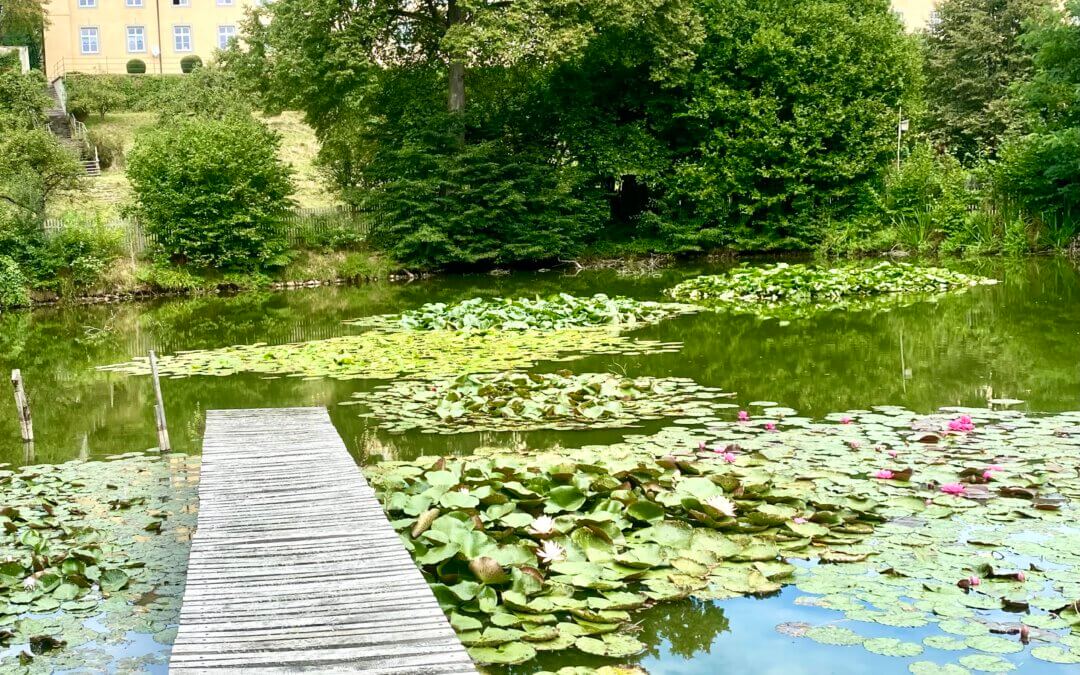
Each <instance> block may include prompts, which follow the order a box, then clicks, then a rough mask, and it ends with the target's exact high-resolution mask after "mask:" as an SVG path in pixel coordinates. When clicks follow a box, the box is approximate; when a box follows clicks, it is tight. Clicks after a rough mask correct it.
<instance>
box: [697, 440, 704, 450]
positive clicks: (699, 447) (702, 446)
mask: <svg viewBox="0 0 1080 675" xmlns="http://www.w3.org/2000/svg"><path fill="white" fill-rule="evenodd" d="M705 447H706V446H705V441H698V444H697V449H698V450H704V449H705Z"/></svg>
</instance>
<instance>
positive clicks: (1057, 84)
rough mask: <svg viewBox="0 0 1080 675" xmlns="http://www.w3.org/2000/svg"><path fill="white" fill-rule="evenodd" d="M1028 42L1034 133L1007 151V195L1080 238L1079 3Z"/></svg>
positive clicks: (1026, 89)
mask: <svg viewBox="0 0 1080 675" xmlns="http://www.w3.org/2000/svg"><path fill="white" fill-rule="evenodd" d="M1024 42H1025V44H1026V45H1027V46H1029V47H1030V48H1031V49H1032V52H1033V54H1034V64H1035V74H1034V76H1033V77H1032V79H1031V81H1030V82H1029V83H1027V84H1026V85H1024V86H1023V87H1021V88H1020V89H1019V96H1018V104H1019V105H1020V106H1022V108H1023V109H1024V111H1025V112H1026V113H1027V114H1028V115H1029V120H1028V125H1029V127H1030V133H1028V134H1025V135H1022V136H1018V137H1016V138H1015V139H1012V140H1011V141H1010V142H1009V143H1008V144H1007V145H1006V147H1005V148H1004V150H1003V152H1002V162H1001V165H1000V168H999V175H1000V177H1001V179H1002V187H1003V189H1004V191H1005V192H1006V193H1007V194H1008V195H1010V196H1012V197H1013V198H1015V199H1017V200H1018V201H1019V202H1020V203H1021V204H1022V205H1023V206H1024V207H1026V209H1027V210H1028V211H1029V212H1031V213H1033V214H1034V215H1036V216H1037V217H1038V218H1039V219H1040V220H1042V221H1043V223H1044V225H1046V226H1047V227H1051V228H1054V229H1056V230H1058V231H1059V232H1060V234H1059V235H1058V236H1057V237H1056V238H1058V239H1061V238H1062V236H1064V235H1067V234H1071V235H1072V236H1077V235H1080V0H1070V2H1069V3H1068V4H1067V5H1066V10H1065V12H1064V14H1063V13H1060V12H1049V13H1047V14H1046V15H1045V16H1044V17H1043V19H1042V20H1041V21H1040V22H1039V23H1038V24H1037V25H1036V26H1034V27H1033V28H1032V30H1031V31H1030V33H1029V34H1028V35H1027V36H1026V37H1025V38H1024Z"/></svg>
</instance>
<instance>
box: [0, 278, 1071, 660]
mask: <svg viewBox="0 0 1080 675" xmlns="http://www.w3.org/2000/svg"><path fill="white" fill-rule="evenodd" d="M726 266H727V265H726V264H723V263H716V264H705V263H701V264H696V265H692V266H681V267H677V268H670V269H666V270H661V271H659V272H657V273H655V274H651V275H621V274H619V273H618V272H616V271H613V270H603V271H584V272H580V273H577V274H568V273H566V272H565V271H562V270H559V271H546V272H535V273H515V274H512V275H505V276H491V275H471V276H452V277H440V278H432V279H426V280H420V281H416V282H414V283H410V284H400V285H375V286H369V287H348V288H345V287H341V288H318V289H307V290H297V291H289V292H281V293H255V294H247V295H242V296H238V297H233V298H224V297H205V298H191V299H172V300H162V301H156V302H151V303H139V304H125V305H99V306H80V307H69V308H50V309H41V310H37V311H34V312H24V313H6V314H3V315H0V367H2V368H3V369H4V371H5V372H7V371H8V370H10V369H12V368H20V369H21V370H22V372H23V376H24V380H25V381H26V386H27V389H28V392H29V395H30V398H31V405H32V410H33V416H34V427H35V432H36V438H37V440H36V443H35V444H34V446H33V448H32V449H28V448H26V447H24V446H23V444H22V443H20V442H19V440H18V423H17V419H16V417H15V414H14V406H9V407H8V413H7V414H0V462H2V463H6V464H7V465H9V467H8V468H9V469H15V468H17V467H22V466H31V465H45V464H61V463H65V462H69V461H71V460H80V461H86V462H89V463H88V464H85V465H82V466H87V467H89V466H93V465H94V464H95V463H96V461H97V460H104V459H106V458H109V457H112V456H114V455H117V454H121V453H129V452H137V451H142V450H147V449H150V448H152V447H153V446H154V445H156V435H155V431H154V423H153V412H152V400H153V391H152V387H151V384H150V381H149V378H147V377H144V376H139V375H129V374H125V373H122V372H103V371H99V370H97V369H96V368H97V367H99V366H105V365H109V364H116V363H121V362H125V361H129V360H130V359H132V358H135V357H140V356H144V355H145V354H146V353H147V352H148V351H149V350H151V349H154V350H156V351H157V352H158V353H159V354H174V353H177V352H181V351H186V350H212V349H218V348H221V347H226V346H230V345H248V344H253V343H267V344H270V345H276V344H285V343H295V342H305V341H312V340H326V339H331V338H336V337H340V336H349V335H357V334H360V333H362V332H363V331H365V330H367V328H365V327H364V326H355V325H348V324H346V323H344V322H345V321H347V320H350V319H360V318H363V317H371V316H375V315H380V314H387V313H395V312H400V311H403V310H407V309H411V308H414V307H417V306H419V305H421V304H423V303H428V302H454V301H458V300H462V299H466V298H471V297H476V296H504V297H510V296H534V295H548V294H551V293H557V292H565V293H571V294H574V295H579V296H588V295H592V294H594V293H607V294H609V295H626V296H631V297H635V298H640V299H649V300H662V299H663V296H662V291H663V289H665V288H669V287H671V286H673V285H675V284H676V283H678V282H680V281H683V280H685V279H687V278H690V277H693V276H695V275H698V274H710V273H716V272H719V271H722V270H723V269H725V267H726ZM955 266H956V267H957V269H960V270H961V271H965V272H969V273H973V274H980V275H983V276H988V277H993V278H996V279H999V280H1001V282H1002V283H1000V284H998V285H994V286H985V287H975V288H971V289H968V290H965V291H963V292H958V293H952V294H948V295H946V296H942V297H937V298H934V299H930V300H927V301H924V302H914V303H908V304H897V305H893V306H882V307H878V308H876V309H869V310H866V311H851V312H845V311H832V312H826V313H821V314H817V315H812V316H807V317H801V318H797V319H792V320H790V321H778V320H762V319H759V318H755V317H754V316H750V315H728V314H720V313H714V312H700V313H693V314H686V315H680V316H675V317H672V318H669V319H667V320H664V321H661V322H658V323H655V324H652V325H648V326H644V327H642V328H640V329H638V330H635V331H633V332H632V336H633V338H634V340H636V341H648V342H647V344H655V345H657V347H656V348H651V349H648V348H646V349H616V350H606V353H593V354H591V355H584V356H582V357H581V358H574V359H573V360H565V359H562V358H560V359H559V360H556V359H554V358H551V357H552V356H558V357H565V356H567V355H570V356H576V355H575V354H573V352H574V349H575V347H574V345H573V344H567V345H565V348H564V350H563V351H561V352H558V351H557V352H556V353H554V354H551V353H545V354H543V355H542V356H543V357H544V358H541V359H539V360H538V361H537V362H536V363H535V365H533V366H532V367H531V368H528V367H525V368H523V369H529V370H532V371H533V372H542V373H552V372H556V371H560V370H562V369H569V370H572V371H574V372H577V373H606V372H616V373H619V374H624V375H627V376H629V377H641V376H649V377H663V378H689V379H692V380H693V381H694V382H696V383H697V384H698V385H702V386H704V387H710V388H715V389H718V390H722V391H723V392H726V393H729V394H732V395H733V396H732V397H731V398H730V399H725V400H729V401H730V403H732V404H734V405H735V406H738V407H742V408H749V409H751V410H754V409H755V408H753V407H752V406H751V405H750V404H751V403H753V402H774V403H775V406H777V407H785V408H789V409H792V414H794V411H797V414H798V415H799V416H801V417H802V418H807V419H822V418H824V417H826V416H829V415H830V414H834V413H840V412H843V411H859V410H868V409H870V408H871V407H873V406H898V407H900V408H903V409H906V410H908V411H911V412H912V413H915V414H918V415H926V414H930V413H934V412H936V411H938V410H939V409H940V408H942V407H943V406H954V407H964V408H973V409H986V408H988V407H989V406H990V403H989V402H990V401H992V400H1002V399H1017V400H1020V401H1022V403H1019V404H1016V405H1015V406H1012V407H1011V410H1015V411H1020V412H1023V413H1028V414H1031V415H1033V416H1039V415H1044V414H1051V413H1063V412H1067V411H1075V410H1080V271H1078V269H1077V267H1075V266H1074V265H1072V264H1070V263H1068V262H1066V261H1064V260H1060V259H1035V260H1026V261H1021V262H1015V263H1003V262H1000V261H995V262H986V261H976V262H965V263H957V264H956V265H955ZM598 351H605V350H598ZM447 374H448V375H449V373H447ZM387 384H388V381H387V380H386V379H382V380H372V379H340V378H338V379H335V378H327V377H318V376H313V377H278V376H269V375H267V374H265V373H264V374H259V373H232V374H228V375H224V376H196V377H187V378H175V379H165V380H163V383H162V388H163V393H164V397H165V401H166V408H167V415H168V419H169V427H170V435H171V438H172V442H173V447H174V451H176V452H178V453H184V454H190V455H197V454H198V452H199V447H200V445H201V434H202V429H203V424H204V416H205V411H206V410H208V409H214V408H238V407H276V406H305V405H322V406H327V407H328V408H329V409H330V413H331V417H332V419H333V421H334V423H335V425H336V427H337V429H338V431H339V432H340V433H341V435H342V437H343V438H344V439H345V441H346V444H347V445H348V447H349V449H350V451H351V452H352V453H353V454H354V456H355V457H356V459H357V461H358V462H361V463H364V464H370V463H374V462H378V461H380V460H408V459H412V458H415V457H418V456H421V455H432V454H453V455H467V454H470V453H472V452H473V450H474V449H475V448H476V447H478V446H491V445H501V446H512V447H529V448H550V447H556V446H563V447H571V448H574V447H582V446H604V445H608V444H616V443H620V442H623V441H624V440H625V439H626V438H627V437H628V436H631V435H632V436H633V437H646V436H649V435H653V434H659V435H660V436H659V437H660V438H662V437H663V434H664V432H665V430H666V429H669V428H670V427H671V426H672V423H673V420H672V419H654V420H648V421H643V422H640V423H639V424H638V425H637V426H636V427H635V428H632V429H625V428H623V429H620V428H596V426H595V425H594V426H593V428H590V429H578V430H541V431H499V430H497V429H496V430H487V431H482V432H475V433H458V434H453V435H434V434H426V433H422V432H421V431H419V430H418V429H415V428H413V429H408V430H405V431H403V432H392V431H390V430H387V429H385V428H382V427H381V426H380V425H381V424H382V423H383V422H385V420H380V419H379V418H378V417H371V416H362V415H361V414H360V412H361V411H362V407H358V406H356V405H352V404H355V403H357V402H358V399H357V395H359V396H360V400H363V399H364V398H365V397H366V398H367V399H369V400H372V399H374V400H378V398H379V397H380V396H381V395H382V394H381V392H382V390H381V389H380V387H383V386H385V385H387ZM342 404H349V405H342ZM0 409H3V408H2V407H0ZM1072 423H1073V424H1077V422H1072ZM1078 462H1080V458H1078V457H1069V458H1065V459H1063V463H1065V464H1067V466H1068V467H1069V470H1070V471H1072V470H1075V467H1076V465H1077V463H1078ZM74 466H76V467H78V466H80V465H78V464H76V465H74ZM875 468H876V467H875ZM181 559H182V558H181ZM803 564H805V565H807V566H810V563H803ZM803 595H804V594H803V593H801V592H800V591H799V590H798V589H797V588H796V587H795V586H785V587H784V588H783V590H781V591H780V592H779V593H776V594H773V595H770V596H769V597H765V598H753V597H745V598H743V597H739V598H729V599H723V600H709V601H703V600H698V599H689V600H683V601H679V602H673V603H666V604H660V605H657V606H656V607H654V608H652V609H649V610H646V611H644V612H643V613H641V614H640V615H636V616H635V620H640V622H641V632H640V634H638V636H637V637H638V639H639V640H641V641H642V642H643V643H644V644H645V646H646V650H645V651H644V652H643V653H641V654H638V655H636V656H634V657H631V658H629V659H611V658H605V657H599V656H589V655H584V654H582V653H580V652H576V651H574V650H570V651H566V652H556V653H545V654H544V655H543V656H541V657H540V658H539V659H537V660H535V661H531V662H529V663H526V664H523V665H520V666H512V667H510V668H509V669H508V672H514V673H518V672H520V673H526V672H534V671H536V670H541V669H551V670H556V669H558V668H559V667H562V666H565V665H587V666H594V667H598V666H602V665H612V664H616V663H628V662H629V663H637V664H640V665H641V666H642V667H644V668H645V669H647V670H648V672H650V673H706V672H721V671H726V670H728V669H741V670H749V671H752V672H771V671H774V670H775V671H778V672H779V671H783V672H785V673H821V672H830V673H857V672H867V671H868V670H870V669H875V670H880V671H881V672H883V673H891V672H896V673H902V672H908V666H909V665H910V664H911V663H913V662H917V661H936V662H938V663H955V661H956V658H957V657H958V656H963V655H965V654H969V655H970V650H969V651H968V652H955V653H954V652H950V651H945V650H936V649H929V648H928V649H927V650H926V652H925V653H923V654H921V655H920V656H918V657H911V656H907V657H896V656H885V655H881V654H875V653H872V652H871V651H868V650H863V649H854V648H851V647H844V646H834V645H828V644H822V643H819V642H816V641H811V640H809V639H806V638H802V637H797V636H793V635H791V634H788V633H784V632H778V631H777V626H778V625H781V624H795V623H798V622H805V623H807V624H811V625H820V624H829V623H831V622H836V621H838V620H839V621H842V620H843V618H844V617H843V614H840V613H838V612H837V611H836V610H835V608H830V607H824V606H818V605H815V604H813V603H806V602H799V601H797V600H798V598H799V597H800V596H803ZM996 620H998V621H1005V619H1004V618H1001V617H997V618H996ZM161 628H162V626H161V625H155V626H154V629H155V630H157V631H160V630H161ZM863 628H864V629H865V630H861V631H860V632H861V634H863V635H864V636H865V637H870V638H878V637H895V638H899V639H901V640H903V641H904V642H905V643H908V642H912V641H913V642H916V643H917V642H920V641H921V640H922V639H923V638H926V637H928V636H931V635H933V634H936V633H935V632H934V631H933V630H931V628H933V626H918V627H897V626H886V625H880V624H872V623H871V624H865V625H864V626H863ZM127 639H128V641H129V642H131V644H133V645H135V646H134V647H132V649H135V650H136V651H135V652H130V651H129V652H127V653H125V652H124V649H123V648H119V649H113V650H112V651H110V652H109V653H110V654H112V656H113V658H115V659H117V660H116V661H113V662H112V665H110V666H109V667H110V668H112V669H123V668H127V667H130V668H133V669H135V670H138V669H147V670H153V669H155V668H157V669H160V668H161V665H160V663H156V665H155V663H154V662H153V660H152V659H147V660H144V661H143V662H139V663H138V664H137V665H136V666H130V664H129V665H128V666H123V667H121V666H118V665H117V664H118V663H121V661H120V659H122V658H127V659H128V660H129V661H130V660H131V657H132V655H133V654H135V655H141V654H142V653H144V652H145V651H146V650H147V647H146V645H145V644H144V642H145V641H140V640H138V639H136V638H134V637H131V636H129V637H128V638H127ZM139 650H142V651H139ZM3 654H4V651H3V650H0V656H3ZM1001 660H1003V661H1007V662H1008V663H1011V664H1013V665H1015V666H1018V667H1020V668H1022V669H1023V671H1024V672H1045V673H1056V672H1066V670H1067V669H1068V668H1070V666H1069V665H1064V664H1054V663H1051V662H1049V661H1046V660H1038V659H1032V658H1030V655H1029V651H1028V650H1023V651H1020V652H1017V653H1002V659H1001ZM4 663H5V664H6V663H8V662H7V661H5V662H4ZM968 663H969V664H971V667H972V668H973V669H975V668H976V666H979V665H982V666H984V667H985V668H987V669H990V670H993V668H995V667H996V668H998V669H999V670H1003V669H1004V666H1002V665H1001V663H998V662H995V663H980V662H978V661H977V660H976V661H969V662H968ZM1072 667H1073V668H1075V666H1072ZM957 668H958V667H957ZM925 672H963V671H961V670H953V671H947V670H941V671H929V670H927V671H925Z"/></svg>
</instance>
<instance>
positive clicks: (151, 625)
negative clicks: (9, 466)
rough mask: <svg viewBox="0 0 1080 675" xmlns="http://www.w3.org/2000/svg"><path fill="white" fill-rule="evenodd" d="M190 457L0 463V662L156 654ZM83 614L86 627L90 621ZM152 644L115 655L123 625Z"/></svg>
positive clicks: (173, 577) (160, 659)
mask: <svg viewBox="0 0 1080 675" xmlns="http://www.w3.org/2000/svg"><path fill="white" fill-rule="evenodd" d="M197 466H198V459H197V458H189V457H186V456H168V457H165V458H163V457H161V456H159V455H155V456H144V455H128V456H121V457H119V458H117V459H113V460H110V461H105V462H81V461H76V462H68V463H67V464H62V465H55V466H50V465H39V466H29V467H24V468H23V469H21V470H19V471H17V472H16V471H8V470H3V471H0V488H2V492H3V495H4V500H3V508H2V510H0V526H2V529H0V561H2V562H0V647H14V648H15V649H14V650H12V651H8V652H7V653H6V654H5V655H4V657H3V658H0V670H2V671H4V672H22V670H20V669H22V668H29V669H31V672H54V671H57V670H71V669H78V668H85V669H90V670H96V671H101V672H104V671H106V670H110V669H111V668H110V664H113V665H116V663H115V662H117V661H118V660H124V661H125V662H126V666H125V667H127V668H131V669H137V668H139V667H145V666H146V665H148V664H150V663H154V662H156V663H164V661H165V659H166V656H167V645H168V644H170V643H171V642H172V639H173V635H174V634H175V630H176V628H175V627H176V625H177V623H178V613H179V608H180V598H181V597H182V595H183V590H184V568H185V560H186V557H187V550H188V544H187V541H188V539H189V537H190V532H191V530H192V528H193V527H194V524H195V523H194V521H195V515H194V509H193V508H192V507H193V504H194V502H195V488H194V484H195V481H194V479H195V477H196V476H197V473H196V469H197ZM91 620H92V623H93V626H91V625H90V622H91ZM133 631H134V632H137V633H148V634H152V635H153V639H154V641H156V642H157V643H158V644H159V645H161V647H160V649H159V650H158V651H157V652H154V651H153V650H149V651H148V652H147V653H146V654H145V655H144V656H138V657H136V658H132V659H123V657H124V653H123V649H122V648H120V649H118V647H120V646H121V645H122V644H123V643H125V642H127V641H128V640H130V637H131V632H133Z"/></svg>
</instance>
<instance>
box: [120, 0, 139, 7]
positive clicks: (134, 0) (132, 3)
mask: <svg viewBox="0 0 1080 675" xmlns="http://www.w3.org/2000/svg"><path fill="white" fill-rule="evenodd" d="M124 6H125V7H127V8H128V9H132V8H135V9H138V8H140V7H142V6H143V0H124Z"/></svg>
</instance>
